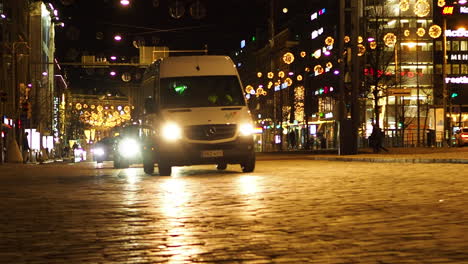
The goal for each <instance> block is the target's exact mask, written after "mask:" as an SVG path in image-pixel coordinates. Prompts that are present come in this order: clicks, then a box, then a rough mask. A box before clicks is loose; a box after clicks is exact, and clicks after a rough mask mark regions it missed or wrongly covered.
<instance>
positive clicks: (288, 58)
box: [283, 52, 294, 65]
mask: <svg viewBox="0 0 468 264" xmlns="http://www.w3.org/2000/svg"><path fill="white" fill-rule="evenodd" d="M283 61H284V63H286V64H288V65H289V64H291V63H293V62H294V55H293V54H292V53H291V52H286V53H285V54H284V55H283Z"/></svg>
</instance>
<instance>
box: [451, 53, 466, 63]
mask: <svg viewBox="0 0 468 264" xmlns="http://www.w3.org/2000/svg"><path fill="white" fill-rule="evenodd" d="M449 59H450V60H451V61H468V54H460V53H457V54H450V55H449Z"/></svg>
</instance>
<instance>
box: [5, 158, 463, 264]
mask: <svg viewBox="0 0 468 264" xmlns="http://www.w3.org/2000/svg"><path fill="white" fill-rule="evenodd" d="M464 166H466V165H452V166H450V167H447V168H442V167H440V165H437V164H399V165H398V168H396V167H395V165H394V164H371V163H364V162H363V163H357V162H356V163H352V164H351V163H346V162H327V161H304V160H287V161H280V160H276V161H261V162H258V164H257V169H256V171H255V172H253V173H241V170H240V167H239V166H238V165H232V166H231V165H230V166H228V168H227V170H226V171H217V170H216V169H215V167H214V166H212V165H206V166H192V167H176V168H174V169H173V175H172V176H170V177H168V176H165V177H161V176H159V175H157V173H156V174H155V175H153V176H148V175H146V174H144V172H143V169H142V168H141V166H140V165H134V166H132V167H131V168H128V169H121V170H115V169H113V168H112V163H108V162H106V163H104V164H103V165H96V164H95V163H78V164H50V165H41V166H29V167H27V170H23V169H21V170H20V169H18V168H16V169H13V170H12V171H5V172H4V173H2V175H1V176H0V177H1V178H2V185H0V209H1V217H0V235H1V237H2V239H1V240H0V259H1V260H2V262H4V263H410V262H413V263H464V262H463V261H465V260H466V259H468V253H467V252H468V240H467V239H465V238H464V236H463V235H462V234H466V233H468V209H467V208H466V206H465V204H466V203H465V201H466V200H468V190H467V189H466V186H468V185H467V183H468V179H467V178H466V177H462V176H461V175H460V174H459V173H457V172H459V171H460V170H462V169H466V168H465V167H464ZM396 169H397V170H398V173H395V170H396ZM441 175H444V177H441ZM440 245H444V246H443V247H441V246H440ZM428 256H430V257H429V258H428Z"/></svg>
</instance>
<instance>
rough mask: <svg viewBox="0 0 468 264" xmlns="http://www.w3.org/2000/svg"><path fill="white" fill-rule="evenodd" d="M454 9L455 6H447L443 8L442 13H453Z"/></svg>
mask: <svg viewBox="0 0 468 264" xmlns="http://www.w3.org/2000/svg"><path fill="white" fill-rule="evenodd" d="M453 10H454V7H453V6H446V7H444V8H443V9H442V14H443V15H453Z"/></svg>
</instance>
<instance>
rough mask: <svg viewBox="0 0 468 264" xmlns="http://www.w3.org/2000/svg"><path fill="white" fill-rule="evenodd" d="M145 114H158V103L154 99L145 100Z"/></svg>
mask: <svg viewBox="0 0 468 264" xmlns="http://www.w3.org/2000/svg"><path fill="white" fill-rule="evenodd" d="M145 113H147V114H153V113H156V102H155V101H154V99H153V98H146V99H145Z"/></svg>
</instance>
